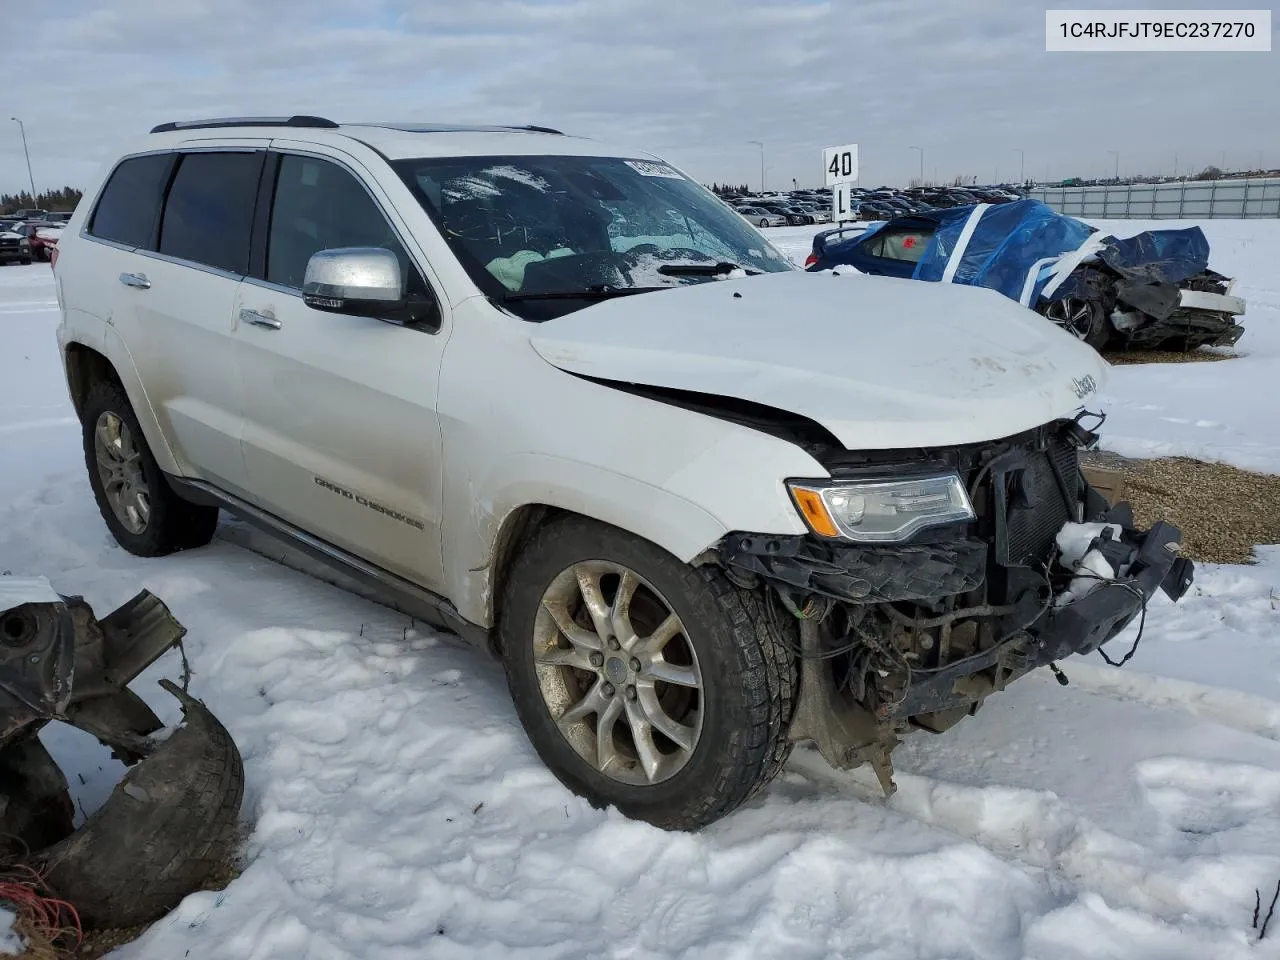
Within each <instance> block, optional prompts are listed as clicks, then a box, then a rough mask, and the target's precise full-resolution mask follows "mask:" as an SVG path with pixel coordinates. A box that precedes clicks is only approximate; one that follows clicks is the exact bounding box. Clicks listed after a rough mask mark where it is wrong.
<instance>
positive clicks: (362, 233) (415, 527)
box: [234, 152, 447, 590]
mask: <svg viewBox="0 0 1280 960" xmlns="http://www.w3.org/2000/svg"><path fill="white" fill-rule="evenodd" d="M269 162H270V163H271V164H272V165H273V167H274V170H270V169H269V171H268V175H269V176H270V175H272V174H274V189H273V190H272V191H271V192H270V204H271V215H270V223H269V227H268V230H267V236H266V242H265V249H264V251H263V262H262V263H261V264H259V265H258V269H257V271H256V273H257V274H258V276H257V277H256V278H255V279H249V280H246V281H245V282H244V283H243V284H242V285H241V287H240V292H239V298H238V302H237V304H236V311H235V321H234V322H235V340H236V345H237V363H238V368H239V372H240V377H241V381H242V383H243V387H244V433H243V449H244V457H245V465H246V469H247V475H248V479H247V484H248V491H249V494H250V499H251V500H253V501H254V502H256V503H257V505H258V506H260V507H262V508H263V509H265V510H267V511H269V512H271V513H274V514H276V515H277V516H280V517H281V518H283V519H284V520H287V521H288V522H290V523H292V524H294V525H296V526H298V527H301V528H302V529H303V530H305V531H307V532H308V533H311V534H313V535H314V536H317V537H320V538H321V539H323V540H326V541H328V542H329V543H331V544H334V545H335V546H338V547H341V548H342V549H344V550H347V551H348V552H351V553H354V554H356V555H357V556H359V557H361V558H363V559H365V560H368V561H371V562H373V563H375V564H377V565H379V566H381V567H383V568H384V569H387V570H389V571H391V572H392V573H395V574H397V575H399V576H402V577H405V578H407V579H410V580H412V581H414V582H416V583H418V584H420V585H422V586H424V587H427V588H428V589H436V590H439V589H440V588H441V587H442V580H443V576H442V569H441V557H440V520H441V518H440V513H441V500H442V494H441V484H442V464H441V440H440V425H439V422H438V421H437V419H436V413H435V399H436V388H437V381H438V375H439V369H440V361H441V356H442V353H443V350H444V345H445V339H446V335H445V333H444V332H443V331H444V330H446V329H447V327H446V326H444V325H443V324H442V323H436V324H434V325H432V326H430V327H428V326H425V325H424V326H404V325H401V324H399V323H396V322H393V321H389V320H383V319H378V318H376V317H371V316H370V317H365V316H345V315H340V314H333V313H325V312H322V311H318V310H313V309H312V308H310V307H308V306H307V305H306V304H304V303H303V302H302V297H301V288H302V281H303V275H304V273H305V271H306V266H307V261H308V259H310V257H311V255H312V254H314V253H316V252H318V251H320V250H325V249H332V248H334V247H369V246H379V247H385V248H388V249H391V250H394V251H395V252H396V253H397V255H398V256H399V257H400V261H401V267H402V270H403V272H404V276H405V283H406V286H407V287H408V288H410V289H414V290H415V291H416V292H417V293H419V294H423V293H427V292H429V290H428V287H427V284H426V281H425V280H424V275H423V272H422V271H421V270H420V268H419V266H418V265H417V264H415V262H414V260H413V259H412V258H411V257H410V255H409V254H408V253H407V251H406V247H405V245H404V244H403V243H402V242H401V240H400V237H401V233H400V231H399V230H398V229H397V228H396V227H394V226H393V225H392V220H391V219H390V218H389V217H388V216H387V215H386V214H385V213H384V212H383V209H382V208H381V206H380V205H379V203H378V202H377V201H376V200H375V199H374V195H373V194H372V192H371V191H370V190H369V189H368V188H367V187H366V185H365V182H364V176H365V175H364V174H363V172H362V171H361V173H357V172H356V171H357V170H360V168H359V167H358V165H357V164H356V163H355V162H354V161H352V160H349V159H345V160H344V159H340V158H339V157H337V156H323V155H320V154H319V153H310V152H308V153H289V152H282V153H278V154H277V153H273V154H272V156H271V160H270V161H269ZM436 319H437V320H441V319H443V318H442V317H441V316H440V314H437V315H436Z"/></svg>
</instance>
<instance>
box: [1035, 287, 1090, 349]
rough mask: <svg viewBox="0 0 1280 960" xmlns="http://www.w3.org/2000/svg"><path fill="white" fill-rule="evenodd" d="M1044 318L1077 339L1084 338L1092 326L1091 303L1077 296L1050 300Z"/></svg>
mask: <svg viewBox="0 0 1280 960" xmlns="http://www.w3.org/2000/svg"><path fill="white" fill-rule="evenodd" d="M1044 316H1045V319H1046V320H1052V321H1053V322H1054V323H1056V324H1057V325H1058V326H1060V327H1062V329H1064V330H1066V331H1067V333H1069V334H1071V335H1072V336H1073V337H1075V338H1076V339H1077V340H1086V339H1088V337H1089V334H1090V333H1091V332H1092V328H1093V304H1092V303H1090V302H1089V301H1088V300H1081V299H1079V298H1078V297H1063V298H1062V299H1061V300H1053V301H1050V303H1049V305H1048V306H1047V307H1046V308H1045V311H1044Z"/></svg>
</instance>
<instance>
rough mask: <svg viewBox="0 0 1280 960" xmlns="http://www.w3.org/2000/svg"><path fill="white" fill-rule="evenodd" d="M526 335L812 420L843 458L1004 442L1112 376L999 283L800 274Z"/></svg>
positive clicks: (585, 361) (574, 353)
mask: <svg viewBox="0 0 1280 960" xmlns="http://www.w3.org/2000/svg"><path fill="white" fill-rule="evenodd" d="M531 342H532V345H533V348H534V349H535V350H536V351H537V352H538V353H539V354H540V355H541V356H542V357H543V358H544V359H545V360H546V361H547V362H548V363H551V364H552V365H554V366H556V367H559V368H560V369H561V370H565V371H567V372H569V373H576V374H581V375H584V376H589V377H596V378H600V379H606V380H615V381H621V382H624V383H629V384H643V385H646V386H654V387H668V388H673V389H678V390H689V391H695V392H698V393H704V394H713V395H719V396H725V397H733V398H737V399H741V400H749V401H752V402H754V403H760V404H765V405H767V406H770V407H775V408H777V409H781V410H785V411H788V412H790V413H793V414H798V415H800V416H804V417H807V418H809V419H810V420H814V421H817V422H818V423H820V424H821V425H822V426H823V427H825V428H826V429H827V430H828V431H830V432H831V433H832V434H834V435H835V437H836V438H837V439H838V440H839V441H840V442H841V443H842V444H844V446H845V447H846V448H847V449H850V450H888V449H899V448H907V447H928V446H948V445H952V444H961V443H974V442H980V441H984V440H994V439H998V438H1000V437H1005V436H1009V435H1011V434H1014V433H1018V432H1019V431H1022V430H1027V429H1030V428H1031V427H1035V426H1039V425H1040V424H1042V423H1047V422H1049V421H1051V420H1054V419H1056V418H1058V417H1063V416H1072V415H1074V413H1075V412H1076V411H1077V410H1078V409H1079V408H1080V407H1081V405H1082V404H1083V403H1084V402H1085V401H1087V400H1088V399H1089V398H1090V397H1091V395H1092V394H1093V393H1094V391H1096V390H1097V389H1098V388H1100V387H1101V386H1102V384H1103V383H1104V382H1105V377H1106V370H1107V369H1108V365H1107V363H1106V362H1105V361H1104V360H1103V359H1102V358H1101V357H1100V356H1099V355H1098V354H1097V353H1096V352H1094V350H1093V349H1092V348H1091V347H1088V346H1086V345H1085V344H1084V343H1081V342H1080V341H1079V340H1076V339H1075V338H1074V337H1072V336H1071V335H1070V334H1068V333H1066V332H1064V331H1062V330H1061V329H1059V328H1058V327H1056V326H1055V325H1053V324H1052V323H1051V322H1050V321H1048V320H1045V319H1044V318H1042V317H1040V316H1039V315H1038V314H1036V313H1034V312H1032V311H1031V310H1028V309H1027V308H1025V307H1022V306H1019V305H1018V304H1017V303H1014V302H1013V301H1011V300H1009V299H1007V298H1006V297H1004V296H1001V295H1000V294H999V293H996V292H995V291H992V290H987V289H984V288H980V287H966V286H956V285H952V284H940V283H921V282H919V281H916V280H901V279H897V278H892V277H871V276H860V275H851V274H837V275H833V274H831V273H805V272H803V271H794V272H792V271H788V272H786V273H776V274H766V275H764V276H756V277H748V278H745V279H741V280H724V281H711V282H707V283H701V284H696V285H688V286H682V287H676V288H673V289H671V290H661V291H655V292H653V293H643V294H638V295H636V296H630V297H620V298H618V299H616V300H608V301H605V302H603V303H598V304H594V305H592V306H590V307H587V308H585V309H582V310H578V311H576V312H574V313H570V314H566V315H565V316H562V317H557V318H556V319H554V320H548V321H546V322H545V323H541V324H539V325H537V327H536V328H535V329H534V333H533V336H532V337H531Z"/></svg>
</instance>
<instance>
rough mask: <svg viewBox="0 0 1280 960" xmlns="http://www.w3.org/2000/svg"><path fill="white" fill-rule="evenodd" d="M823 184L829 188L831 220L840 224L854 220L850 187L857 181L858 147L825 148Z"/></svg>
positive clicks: (853, 144) (823, 154) (823, 155)
mask: <svg viewBox="0 0 1280 960" xmlns="http://www.w3.org/2000/svg"><path fill="white" fill-rule="evenodd" d="M822 168H823V176H824V178H825V180H824V182H825V184H826V186H828V187H831V220H832V222H833V223H842V222H843V221H845V220H852V219H853V218H854V215H853V209H852V201H853V191H852V187H853V184H854V183H855V182H857V179H858V145H857V144H856V143H850V144H846V145H845V146H843V147H826V148H824V149H823V151H822Z"/></svg>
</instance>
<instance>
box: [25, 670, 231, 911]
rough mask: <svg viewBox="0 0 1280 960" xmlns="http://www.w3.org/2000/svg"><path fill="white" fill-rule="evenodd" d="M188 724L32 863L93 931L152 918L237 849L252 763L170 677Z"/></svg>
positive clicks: (164, 682)
mask: <svg viewBox="0 0 1280 960" xmlns="http://www.w3.org/2000/svg"><path fill="white" fill-rule="evenodd" d="M161 685H162V686H164V687H165V689H166V690H168V691H169V692H170V693H172V694H173V695H174V696H175V697H177V698H178V700H179V701H180V702H181V703H182V709H183V713H184V714H185V715H186V720H185V722H184V724H183V725H182V727H181V728H180V729H179V730H178V731H177V732H175V733H174V734H173V736H171V737H170V738H169V739H168V740H166V741H165V742H163V743H161V744H160V745H159V746H158V747H157V748H156V749H155V752H154V753H152V754H151V755H150V756H148V757H147V758H146V759H144V760H143V761H142V762H141V763H139V764H138V765H137V766H135V767H133V768H132V769H130V770H129V772H128V773H127V774H126V775H125V777H124V779H123V780H122V781H121V782H120V783H119V784H118V785H117V786H116V788H115V790H114V791H113V792H112V794H111V797H110V798H109V799H108V800H107V802H106V804H104V805H103V807H102V808H101V809H100V810H98V811H97V812H96V813H94V814H93V816H91V817H90V818H89V819H88V821H87V822H86V823H85V825H84V826H83V827H82V828H81V829H80V830H78V831H76V833H74V834H73V835H72V836H70V837H68V838H66V839H65V840H63V841H61V842H59V843H57V844H54V845H53V846H51V847H48V848H46V849H44V850H41V851H39V852H37V853H36V854H35V855H34V856H33V858H32V861H33V862H32V865H33V866H34V867H35V868H36V869H37V870H39V871H40V872H41V873H42V874H43V875H44V876H45V879H46V883H47V885H48V886H49V888H50V889H51V890H52V891H53V892H54V893H55V894H56V895H57V896H58V897H60V898H62V899H64V900H66V901H68V902H70V903H72V904H74V905H75V907H76V910H77V911H78V912H79V915H80V918H81V920H82V921H83V922H84V923H85V925H86V926H89V927H129V926H135V925H141V924H145V923H150V922H152V921H154V920H156V919H157V918H159V917H160V916H162V915H163V914H165V913H166V912H168V911H169V910H171V909H173V908H174V907H175V906H177V904H178V903H179V902H180V901H181V900H182V898H183V897H185V896H187V895H188V894H190V893H193V892H195V891H196V890H199V889H201V887H202V885H203V884H204V883H205V881H206V880H207V879H208V877H209V875H210V874H211V873H212V872H213V870H214V869H215V868H216V867H217V866H218V865H219V864H221V863H223V862H225V860H226V858H227V857H228V856H229V855H230V854H231V852H232V849H233V846H234V844H235V842H236V837H237V830H236V825H237V820H238V817H239V813H240V803H241V800H242V799H243V796H244V767H243V763H242V761H241V759H240V754H239V751H238V750H237V749H236V746H235V743H234V742H233V741H232V739H231V736H230V734H229V733H227V730H226V728H225V727H223V726H222V724H221V723H219V722H218V720H217V719H216V718H215V717H214V716H213V714H211V713H210V712H209V711H208V710H207V709H206V708H205V707H204V705H203V704H201V703H200V702H199V701H197V700H195V699H193V698H191V697H189V696H187V695H186V694H185V693H183V692H182V691H181V690H180V689H179V688H178V687H176V686H175V685H174V684H172V683H171V682H169V681H167V680H162V681H161Z"/></svg>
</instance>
